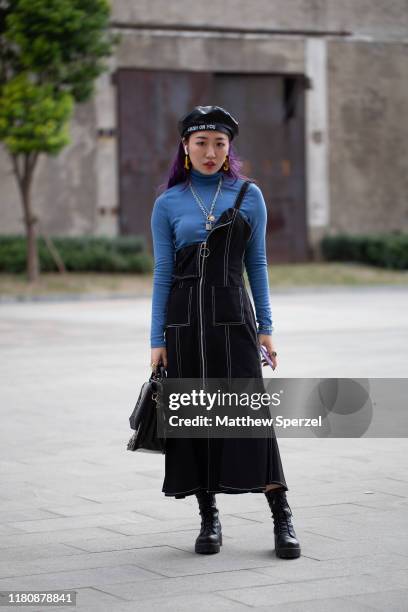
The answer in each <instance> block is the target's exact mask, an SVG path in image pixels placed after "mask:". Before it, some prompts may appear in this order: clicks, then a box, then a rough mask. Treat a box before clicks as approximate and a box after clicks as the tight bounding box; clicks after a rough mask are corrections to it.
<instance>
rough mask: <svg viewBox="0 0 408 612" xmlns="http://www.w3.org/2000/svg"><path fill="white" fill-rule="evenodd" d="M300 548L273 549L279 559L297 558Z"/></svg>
mask: <svg viewBox="0 0 408 612" xmlns="http://www.w3.org/2000/svg"><path fill="white" fill-rule="evenodd" d="M300 552H301V551H300V548H280V549H279V551H277V550H275V553H276V556H277V557H279V558H280V559H297V558H298V557H300Z"/></svg>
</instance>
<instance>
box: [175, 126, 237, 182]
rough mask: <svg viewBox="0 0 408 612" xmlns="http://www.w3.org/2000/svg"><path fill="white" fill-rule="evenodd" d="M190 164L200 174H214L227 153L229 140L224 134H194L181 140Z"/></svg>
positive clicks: (207, 132)
mask: <svg viewBox="0 0 408 612" xmlns="http://www.w3.org/2000/svg"><path fill="white" fill-rule="evenodd" d="M183 144H184V151H186V150H187V152H188V154H189V156H190V160H191V164H192V166H193V168H194V169H195V170H198V171H199V172H202V174H214V173H215V172H219V171H220V170H221V166H222V165H223V163H224V161H225V158H226V156H227V155H228V151H229V144H230V143H229V138H228V136H227V134H224V132H216V131H214V132H213V131H209V130H208V131H207V130H206V131H204V130H203V131H201V132H194V134H191V136H190V137H189V138H188V139H184V138H183Z"/></svg>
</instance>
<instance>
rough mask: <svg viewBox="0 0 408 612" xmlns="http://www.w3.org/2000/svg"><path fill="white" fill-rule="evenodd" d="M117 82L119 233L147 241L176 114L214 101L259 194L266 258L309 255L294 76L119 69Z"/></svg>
mask: <svg viewBox="0 0 408 612" xmlns="http://www.w3.org/2000/svg"><path fill="white" fill-rule="evenodd" d="M116 83H117V88H118V114H119V117H118V125H119V185H120V230H121V233H122V234H135V233H136V234H144V235H145V236H146V239H147V241H148V244H150V245H151V236H150V216H151V210H152V206H153V202H154V199H155V197H156V195H157V191H156V190H157V186H158V185H159V184H161V183H164V182H165V181H166V178H167V175H168V171H169V166H170V163H171V161H172V159H173V156H174V154H175V151H176V148H177V145H178V142H179V135H178V132H177V121H178V119H179V118H180V116H181V115H183V114H184V113H186V112H187V111H188V110H190V109H191V108H192V107H194V106H196V105H199V104H202V105H205V104H218V105H219V106H224V107H225V108H226V109H228V110H229V111H230V112H231V113H232V114H233V115H234V116H236V117H237V118H238V120H239V123H240V135H239V137H238V138H237V140H236V141H234V144H235V146H236V148H237V150H238V152H239V154H240V156H241V157H242V158H243V160H244V162H245V163H244V173H245V174H247V175H248V176H250V177H251V178H254V179H255V180H256V181H257V183H258V185H259V187H260V188H261V189H262V191H263V194H264V197H265V201H266V204H267V209H268V226H267V237H266V244H267V255H268V261H269V263H272V264H273V262H284V261H304V260H306V259H307V258H308V245H307V226H306V204H305V193H306V189H305V151H304V90H303V85H302V83H303V79H302V77H301V76H299V77H296V76H293V77H284V76H281V75H270V74H265V75H263V74H258V75H247V74H230V73H228V74H224V73H216V74H210V73H193V72H169V71H149V70H133V69H126V70H119V71H118V73H117V76H116Z"/></svg>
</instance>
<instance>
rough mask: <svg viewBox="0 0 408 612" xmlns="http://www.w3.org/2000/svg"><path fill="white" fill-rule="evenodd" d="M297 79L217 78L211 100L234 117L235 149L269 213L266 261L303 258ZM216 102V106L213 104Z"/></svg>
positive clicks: (301, 131)
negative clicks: (237, 129) (236, 120)
mask: <svg viewBox="0 0 408 612" xmlns="http://www.w3.org/2000/svg"><path fill="white" fill-rule="evenodd" d="M302 81H303V79H302V77H301V76H300V77H298V78H296V77H283V76H281V75H276V76H274V75H270V74H265V75H264V74H251V75H245V74H217V75H216V76H215V96H214V99H215V100H220V104H221V105H224V104H225V107H226V108H227V109H228V110H229V111H230V112H231V113H232V114H233V115H234V116H236V117H238V118H239V124H240V132H239V137H238V138H237V140H236V148H237V151H238V153H239V155H240V157H241V158H242V159H243V161H244V172H245V174H247V175H248V176H249V177H251V178H254V179H255V180H256V181H257V184H258V185H259V187H260V188H261V190H262V192H263V194H264V198H265V202H266V206H267V209H268V225H267V236H266V245H267V256H268V262H269V263H271V264H272V263H273V262H285V261H304V260H306V259H307V258H308V248H307V226H306V204H305V199H306V197H305V193H306V189H305V153H304V93H303V86H302ZM217 103H218V102H217Z"/></svg>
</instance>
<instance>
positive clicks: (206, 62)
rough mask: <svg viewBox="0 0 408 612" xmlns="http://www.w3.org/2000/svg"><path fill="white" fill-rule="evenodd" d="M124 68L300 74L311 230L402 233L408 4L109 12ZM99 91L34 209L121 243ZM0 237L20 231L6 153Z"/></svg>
mask: <svg viewBox="0 0 408 612" xmlns="http://www.w3.org/2000/svg"><path fill="white" fill-rule="evenodd" d="M112 24H113V26H114V27H115V29H116V28H117V29H118V30H120V32H121V34H122V41H121V44H120V45H119V47H118V49H117V52H116V54H115V56H114V57H113V58H112V60H111V63H110V72H111V74H112V73H114V71H115V69H116V68H118V67H121V68H122V67H134V68H147V69H169V70H196V71H202V70H203V71H213V70H214V71H216V70H217V71H231V72H234V71H237V72H242V71H248V72H263V71H265V72H276V73H283V74H285V73H286V74H288V73H294V72H295V73H305V74H307V75H308V76H309V77H310V78H311V82H312V89H310V90H307V94H306V95H307V98H306V105H307V125H306V153H307V186H308V196H307V197H308V202H307V210H308V227H309V235H310V240H311V242H312V243H315V242H316V241H317V240H318V239H319V237H320V236H321V235H323V234H324V233H326V231H327V230H329V231H331V232H337V231H350V232H357V231H377V230H382V229H390V230H392V229H397V228H404V229H408V228H407V204H406V202H407V193H408V190H407V176H408V168H407V159H406V144H405V143H406V142H407V136H408V134H407V125H408V122H407V121H406V119H405V120H404V114H406V106H407V100H408V78H407V76H408V74H407V69H408V68H407V67H408V62H407V61H406V57H407V41H408V0H392V1H391V2H390V1H389V0H387V1H385V0H291V1H290V2H288V1H287V0H254V1H253V2H247V1H244V0H224V2H223V3H215V2H211V3H205V4H204V3H201V2H191V1H189V2H187V1H185V0H175V1H173V2H167V1H166V2H165V1H164V0H155V1H154V2H150V1H149V2H148V1H147V0H138V1H137V2H135V1H134V0H113V15H112ZM110 76H111V75H110V74H105V75H103V76H102V77H101V78H100V79H98V82H97V87H96V95H95V97H94V98H93V100H92V101H91V102H89V103H87V104H85V105H82V106H80V107H77V109H76V111H75V117H74V120H73V121H72V125H71V135H72V144H71V145H70V146H69V147H67V148H66V149H65V150H64V151H63V152H62V153H61V155H60V156H59V157H58V158H56V159H46V158H45V157H43V158H42V159H40V164H39V168H38V171H37V173H36V177H35V189H34V200H35V208H36V210H37V211H38V212H39V214H40V216H42V218H43V219H44V227H45V229H46V230H47V231H49V232H51V233H54V234H71V235H75V234H108V235H115V234H116V233H117V232H118V219H117V206H118V189H117V179H118V162H117V148H116V141H115V134H114V130H115V128H116V108H115V95H116V92H115V87H114V85H113V84H112V82H111V78H110ZM0 184H1V192H0V200H1V209H0V215H1V216H0V225H1V229H0V231H1V232H2V233H12V232H18V231H22V224H21V212H20V202H19V198H18V193H17V190H16V186H15V183H14V178H13V176H12V174H11V167H10V164H9V161H8V159H7V157H6V156H5V154H4V151H3V150H2V149H1V145H0Z"/></svg>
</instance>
